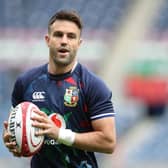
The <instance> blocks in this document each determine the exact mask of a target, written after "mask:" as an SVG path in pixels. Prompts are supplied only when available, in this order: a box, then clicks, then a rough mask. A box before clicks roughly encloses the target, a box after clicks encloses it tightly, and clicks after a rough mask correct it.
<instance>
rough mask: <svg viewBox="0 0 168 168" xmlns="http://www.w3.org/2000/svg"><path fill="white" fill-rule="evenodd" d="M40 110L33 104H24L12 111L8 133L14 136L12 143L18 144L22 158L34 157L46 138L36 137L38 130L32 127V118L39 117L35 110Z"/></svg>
mask: <svg viewBox="0 0 168 168" xmlns="http://www.w3.org/2000/svg"><path fill="white" fill-rule="evenodd" d="M35 109H39V108H38V107H37V106H36V105H35V104H33V103H31V102H26V101H25V102H22V103H20V104H18V105H17V106H16V107H15V108H12V109H11V112H10V114H9V118H8V131H9V132H10V133H11V134H12V137H11V139H10V140H11V142H16V144H17V148H18V151H19V152H20V154H21V156H25V157H28V156H32V155H34V154H35V153H37V152H38V151H39V150H40V148H41V146H42V144H43V142H44V136H35V132H36V131H38V128H36V127H33V126H32V122H33V121H32V120H31V117H32V116H34V115H37V114H36V113H35V112H34V110H35Z"/></svg>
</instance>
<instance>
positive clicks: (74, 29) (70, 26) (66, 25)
mask: <svg viewBox="0 0 168 168" xmlns="http://www.w3.org/2000/svg"><path fill="white" fill-rule="evenodd" d="M50 27H51V32H55V31H61V32H65V33H68V32H71V33H75V34H80V29H79V28H78V26H77V25H76V24H75V23H74V22H71V21H66V20H56V21H55V22H54V23H53V24H52V25H51V26H50Z"/></svg>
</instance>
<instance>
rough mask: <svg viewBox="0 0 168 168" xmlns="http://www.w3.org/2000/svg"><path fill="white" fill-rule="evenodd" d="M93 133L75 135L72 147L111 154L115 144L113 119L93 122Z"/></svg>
mask: <svg viewBox="0 0 168 168" xmlns="http://www.w3.org/2000/svg"><path fill="white" fill-rule="evenodd" d="M92 127H93V129H94V131H92V132H87V133H76V136H75V142H74V144H73V146H74V147H77V148H80V149H83V150H87V151H94V152H102V153H112V152H113V151H114V148H115V144H116V131H115V120H114V117H106V118H103V119H98V120H93V121H92Z"/></svg>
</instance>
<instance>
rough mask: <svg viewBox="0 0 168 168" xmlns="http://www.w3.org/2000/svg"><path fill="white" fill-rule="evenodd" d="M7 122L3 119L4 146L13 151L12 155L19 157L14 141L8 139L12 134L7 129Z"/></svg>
mask: <svg viewBox="0 0 168 168" xmlns="http://www.w3.org/2000/svg"><path fill="white" fill-rule="evenodd" d="M7 127H8V123H7V121H4V132H3V135H2V136H3V141H4V144H5V146H6V147H7V148H8V150H9V151H10V152H11V153H13V155H14V156H17V157H21V154H20V153H19V151H18V149H17V145H16V142H10V139H11V137H12V135H11V134H10V133H9V132H8V131H7Z"/></svg>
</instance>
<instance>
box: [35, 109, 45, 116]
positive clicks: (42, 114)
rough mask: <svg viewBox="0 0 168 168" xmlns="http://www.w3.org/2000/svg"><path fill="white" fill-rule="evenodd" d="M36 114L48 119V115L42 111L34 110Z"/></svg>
mask: <svg viewBox="0 0 168 168" xmlns="http://www.w3.org/2000/svg"><path fill="white" fill-rule="evenodd" d="M33 111H34V112H35V113H36V114H38V115H40V116H44V117H46V116H47V115H46V113H44V112H43V111H40V110H37V109H35V110H33Z"/></svg>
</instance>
